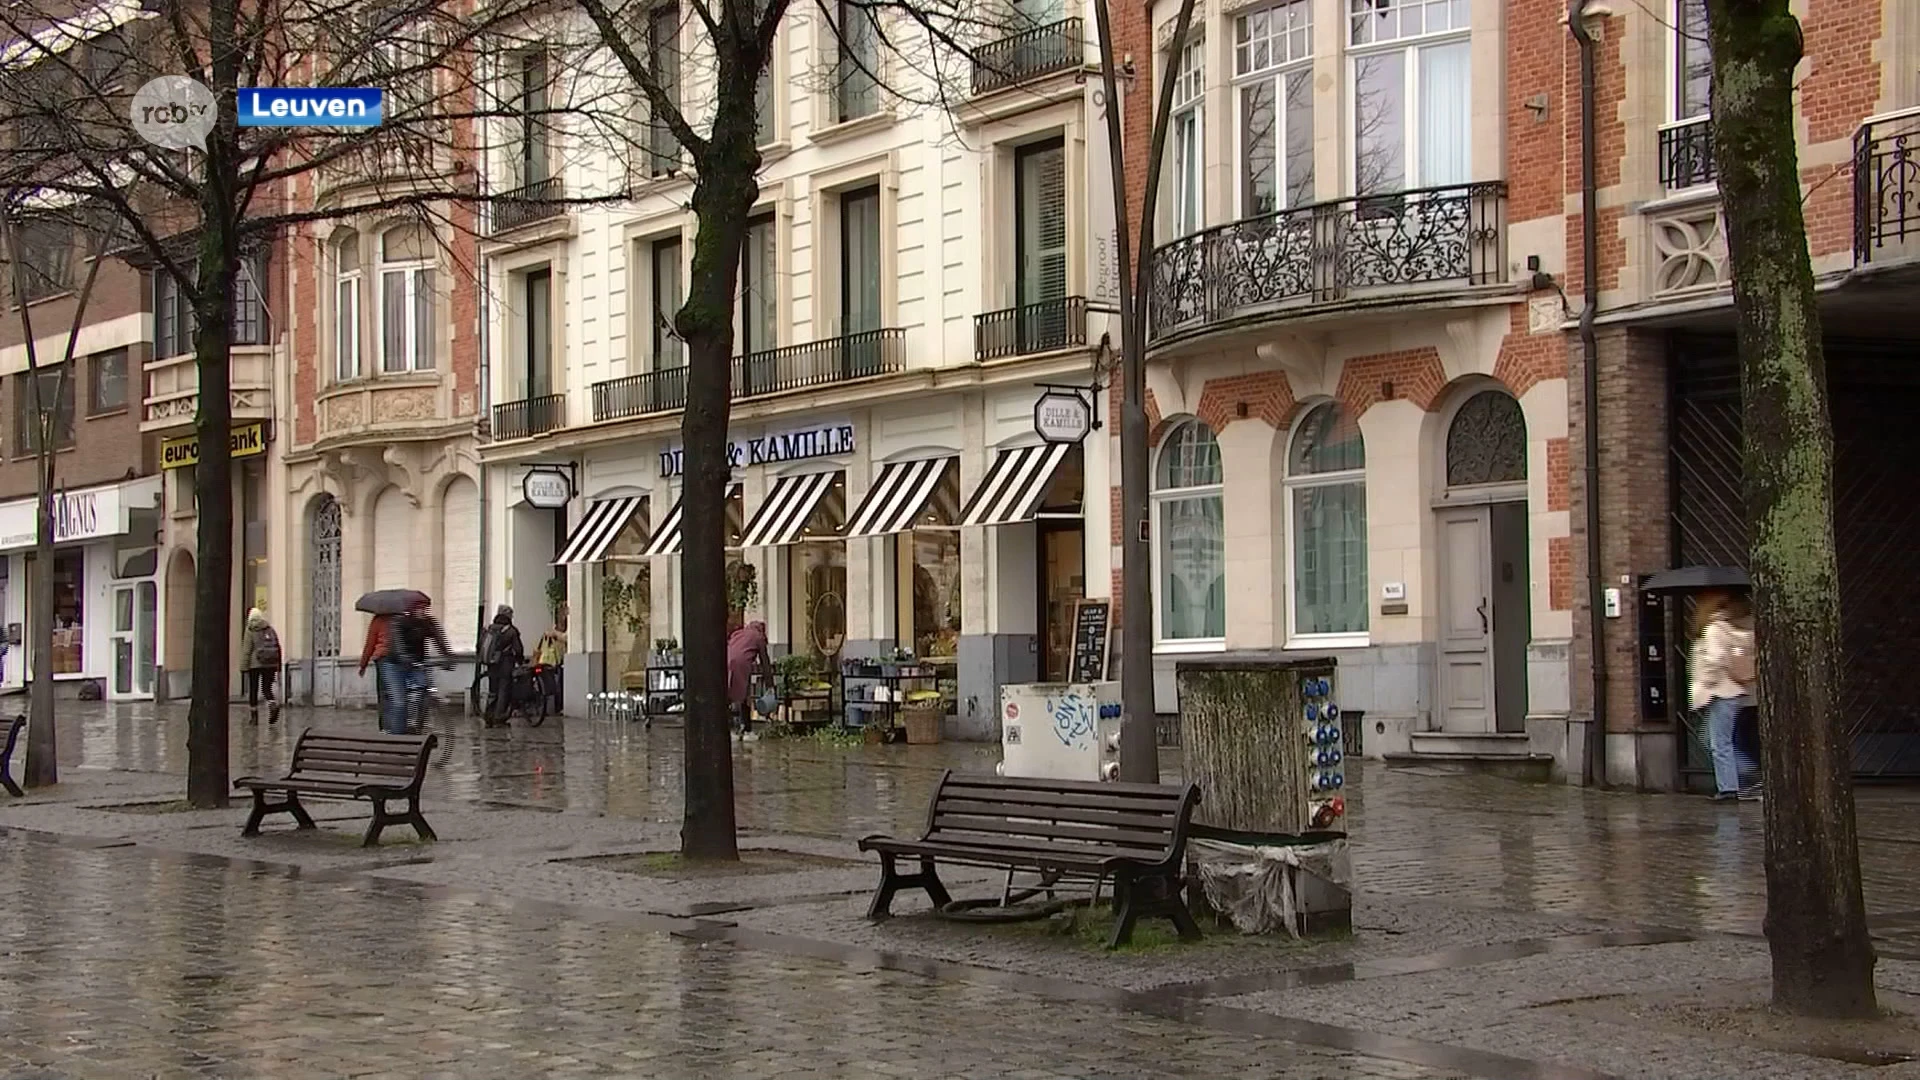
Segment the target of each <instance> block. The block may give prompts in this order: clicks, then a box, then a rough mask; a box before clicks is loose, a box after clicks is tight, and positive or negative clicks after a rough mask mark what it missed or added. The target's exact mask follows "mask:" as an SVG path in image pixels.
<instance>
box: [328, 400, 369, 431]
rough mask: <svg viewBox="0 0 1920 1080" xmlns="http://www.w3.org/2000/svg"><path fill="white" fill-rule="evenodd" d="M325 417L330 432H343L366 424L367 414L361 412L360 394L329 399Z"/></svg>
mask: <svg viewBox="0 0 1920 1080" xmlns="http://www.w3.org/2000/svg"><path fill="white" fill-rule="evenodd" d="M325 416H326V424H325V427H326V429H327V430H328V431H341V430H344V429H346V428H350V427H359V426H360V425H361V424H364V423H366V414H365V413H364V412H363V411H362V410H361V407H360V395H359V394H345V395H342V396H340V397H336V398H328V399H327V408H326V411H325Z"/></svg>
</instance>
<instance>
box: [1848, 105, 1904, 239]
mask: <svg viewBox="0 0 1920 1080" xmlns="http://www.w3.org/2000/svg"><path fill="white" fill-rule="evenodd" d="M1914 256H1920V109H1907V110H1905V111H1902V112H1898V113H1892V114H1889V115H1887V116H1878V117H1874V118H1873V119H1871V120H1868V121H1867V122H1865V123H1863V124H1861V125H1860V130H1859V131H1856V132H1854V135H1853V261H1854V263H1855V264H1856V265H1863V264H1866V263H1870V262H1873V261H1874V260H1876V259H1880V260H1883V261H1884V260H1886V259H1889V258H1908V257H1914Z"/></svg>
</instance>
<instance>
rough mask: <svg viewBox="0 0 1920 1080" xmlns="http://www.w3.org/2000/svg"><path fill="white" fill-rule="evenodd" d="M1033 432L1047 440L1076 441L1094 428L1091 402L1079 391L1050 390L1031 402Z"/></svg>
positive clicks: (1080, 439)
mask: <svg viewBox="0 0 1920 1080" xmlns="http://www.w3.org/2000/svg"><path fill="white" fill-rule="evenodd" d="M1033 430H1034V434H1036V435H1039V436H1040V437H1041V438H1042V439H1045V440H1046V441H1048V442H1050V443H1077V442H1082V441H1084V440H1085V439H1086V437H1087V433H1088V432H1090V431H1092V430H1093V405H1092V404H1091V403H1089V402H1088V401H1087V399H1086V397H1085V396H1084V395H1082V394H1081V393H1080V392H1079V391H1078V390H1053V389H1049V390H1047V391H1046V392H1045V393H1043V394H1041V395H1040V400H1039V401H1036V402H1034V404H1033Z"/></svg>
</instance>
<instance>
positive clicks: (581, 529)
mask: <svg viewBox="0 0 1920 1080" xmlns="http://www.w3.org/2000/svg"><path fill="white" fill-rule="evenodd" d="M646 501H647V497H646V496H645V495H627V496H623V497H621V498H618V499H595V500H594V502H593V505H592V506H589V507H588V508H587V516H586V517H584V518H581V519H580V524H578V525H576V526H574V529H573V535H571V536H569V537H568V538H567V549H566V550H565V551H562V552H561V553H560V557H559V558H557V559H555V560H553V565H555V566H571V565H572V564H574V563H596V562H599V561H600V560H601V559H604V558H606V557H607V549H608V548H610V547H612V546H613V541H614V538H615V537H618V536H619V535H620V530H621V529H624V528H626V527H627V522H629V521H631V520H633V514H634V511H636V510H638V509H640V504H642V503H644V502H646Z"/></svg>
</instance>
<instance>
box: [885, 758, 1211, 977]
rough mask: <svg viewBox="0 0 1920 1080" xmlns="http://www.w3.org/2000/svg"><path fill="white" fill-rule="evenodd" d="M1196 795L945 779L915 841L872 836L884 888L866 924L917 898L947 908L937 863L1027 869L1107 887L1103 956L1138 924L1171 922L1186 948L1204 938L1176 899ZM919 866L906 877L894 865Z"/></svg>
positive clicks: (1047, 877)
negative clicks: (906, 892) (1108, 933)
mask: <svg viewBox="0 0 1920 1080" xmlns="http://www.w3.org/2000/svg"><path fill="white" fill-rule="evenodd" d="M1199 802H1200V789H1198V788H1196V787H1194V786H1193V785H1191V784H1188V785H1187V786H1185V787H1175V786H1170V785H1162V784H1119V783H1088V782H1083V781H1074V780H1042V779H1035V778H1031V777H1001V776H985V775H969V774H960V773H955V772H953V771H952V770H948V771H947V772H946V774H945V775H943V776H941V778H940V786H939V788H938V789H937V790H936V791H935V792H934V794H933V805H931V806H929V807H928V808H927V828H926V831H925V832H924V833H922V834H921V836H920V838H919V839H918V840H901V839H896V838H894V837H891V836H869V837H866V838H865V839H863V840H861V841H860V850H861V851H872V852H876V853H878V854H879V856H880V889H879V891H878V892H876V893H874V896H873V903H872V904H871V905H870V906H869V907H868V908H867V918H869V919H875V920H878V919H884V918H887V917H888V916H889V915H891V914H892V904H893V897H894V894H895V893H897V892H899V891H900V890H901V889H921V890H924V891H925V892H926V894H927V898H928V899H930V900H932V901H933V903H934V905H935V906H936V907H939V906H943V905H945V904H948V903H950V902H951V898H950V897H949V896H948V895H947V890H946V887H945V886H944V885H942V884H941V882H940V876H939V875H938V874H937V873H936V872H935V870H934V867H935V864H936V863H941V862H944V863H951V864H957V865H963V866H985V867H994V868H1005V869H1006V870H1008V871H1013V870H1031V871H1035V872H1037V873H1039V874H1041V875H1042V880H1043V881H1046V882H1052V881H1057V880H1062V879H1075V880H1091V881H1095V882H1098V881H1101V880H1106V879H1110V880H1111V881H1112V882H1113V904H1114V916H1115V917H1114V925H1113V937H1112V938H1111V940H1109V941H1108V943H1107V947H1108V948H1117V947H1119V946H1121V945H1124V944H1126V943H1127V942H1128V941H1129V940H1130V939H1131V938H1132V936H1133V926H1134V923H1135V922H1136V921H1137V920H1138V919H1139V918H1140V917H1141V916H1162V917H1165V918H1168V919H1171V920H1172V921H1173V925H1174V927H1175V928H1176V929H1178V930H1179V931H1180V936H1181V938H1182V939H1184V940H1187V941H1192V940H1195V939H1197V938H1199V937H1200V928H1199V926H1197V925H1196V924H1195V923H1194V921H1193V916H1192V915H1191V914H1190V913H1189V912H1188V911H1187V908H1186V905H1185V903H1184V902H1183V900H1182V896H1181V892H1182V888H1183V885H1184V882H1183V881H1182V880H1181V876H1180V875H1181V871H1182V869H1183V867H1182V862H1183V860H1184V859H1185V857H1186V848H1187V827H1188V822H1189V819H1191V818H1192V816H1193V808H1194V807H1195V806H1197V805H1198V804H1199ZM900 859H917V860H919V863H920V871H919V872H918V873H910V874H903V873H901V872H900V871H899V870H898V868H897V867H896V862H897V860H900Z"/></svg>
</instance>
